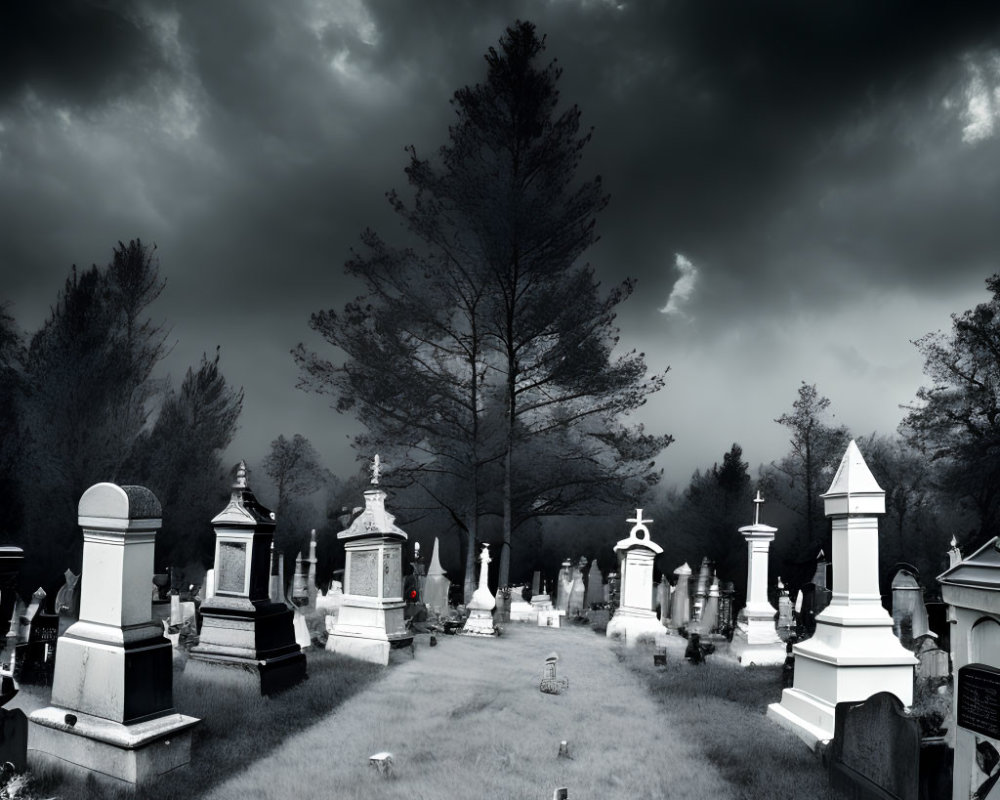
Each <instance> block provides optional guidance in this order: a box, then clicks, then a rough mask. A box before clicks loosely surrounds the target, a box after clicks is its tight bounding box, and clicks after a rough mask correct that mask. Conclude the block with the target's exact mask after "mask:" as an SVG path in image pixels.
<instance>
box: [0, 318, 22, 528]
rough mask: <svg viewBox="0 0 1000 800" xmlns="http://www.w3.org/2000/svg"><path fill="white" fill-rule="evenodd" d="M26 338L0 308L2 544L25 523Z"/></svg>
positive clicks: (0, 497)
mask: <svg viewBox="0 0 1000 800" xmlns="http://www.w3.org/2000/svg"><path fill="white" fill-rule="evenodd" d="M24 359H25V348H24V339H23V337H22V334H21V332H20V331H19V330H18V328H17V324H16V323H15V321H14V318H13V317H12V316H10V314H9V313H8V312H7V308H6V307H4V306H0V430H2V431H3V436H2V437H0V508H3V509H4V513H3V515H2V517H3V518H2V520H0V541H2V542H4V543H5V544H17V543H18V542H17V536H18V534H19V533H20V531H21V526H22V524H23V517H22V515H23V511H24V508H23V503H22V501H21V486H20V481H19V475H20V473H21V466H22V465H21V460H22V456H23V452H24V446H25V439H24V431H23V426H22V425H21V419H22V411H21V409H20V408H19V404H20V401H21V393H22V389H23V381H24Z"/></svg>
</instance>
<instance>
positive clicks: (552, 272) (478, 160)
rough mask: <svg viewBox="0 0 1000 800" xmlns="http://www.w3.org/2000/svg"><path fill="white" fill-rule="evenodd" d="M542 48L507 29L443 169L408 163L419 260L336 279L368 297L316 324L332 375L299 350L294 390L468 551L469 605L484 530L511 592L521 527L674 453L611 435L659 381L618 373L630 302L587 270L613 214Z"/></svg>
mask: <svg viewBox="0 0 1000 800" xmlns="http://www.w3.org/2000/svg"><path fill="white" fill-rule="evenodd" d="M543 49H544V38H541V39H539V37H538V36H537V34H536V32H535V28H534V26H533V25H531V24H530V23H527V22H518V23H515V25H513V26H512V27H509V28H507V30H506V33H505V35H504V36H503V37H502V38H501V40H500V48H499V50H497V49H494V48H490V50H489V52H488V54H487V55H486V61H487V76H486V82H485V83H484V84H477V85H476V86H473V87H465V88H463V89H460V90H459V91H458V92H456V93H455V97H454V99H453V101H452V104H453V106H454V108H455V111H456V115H457V121H456V123H455V124H454V125H453V126H452V127H451V129H450V142H449V144H448V145H446V146H444V147H442V148H441V150H440V152H439V159H438V162H437V163H436V164H432V163H431V162H429V161H426V160H421V159H418V158H417V156H416V152H415V150H414V149H413V148H410V149H409V153H410V165H409V167H408V168H407V170H406V172H407V175H408V177H409V180H410V184H411V186H412V187H413V188H414V190H415V192H416V198H415V200H414V201H413V203H412V204H409V205H408V204H406V203H404V202H403V201H402V200H401V199H400V198H399V196H398V195H396V194H395V193H390V195H389V199H390V201H391V202H392V204H393V207H394V208H395V210H396V211H397V213H398V214H399V215H400V216H401V217H402V218H403V219H404V220H405V221H406V223H407V226H408V228H409V230H410V231H411V233H413V234H414V236H415V237H416V238H417V239H418V240H419V241H420V242H421V243H422V245H423V250H422V251H421V252H417V251H415V250H409V249H408V250H392V249H391V248H388V247H386V246H385V245H384V244H383V243H382V242H381V240H379V239H378V238H377V237H376V236H375V235H374V234H371V233H366V235H365V237H364V243H365V245H366V247H367V253H366V254H365V255H364V256H359V257H356V258H355V259H352V261H351V262H349V264H348V270H349V271H351V272H352V273H353V274H359V275H360V274H363V275H364V277H365V280H366V288H367V290H368V293H367V294H366V295H365V296H363V297H360V298H358V299H357V300H356V301H355V302H354V303H351V304H348V306H347V307H346V308H345V310H344V313H343V314H339V315H338V314H336V312H333V311H329V312H324V313H323V314H319V315H314V316H313V318H312V321H311V325H312V327H313V328H314V329H315V330H317V331H319V332H320V333H322V334H323V335H324V337H325V338H326V339H327V340H328V341H329V342H330V343H331V344H333V345H335V346H336V347H338V348H340V349H341V350H343V351H344V352H346V353H347V356H348V357H347V360H346V361H345V362H344V364H343V365H342V366H335V365H333V364H332V363H330V362H328V361H326V360H324V359H322V358H319V357H318V356H316V355H315V354H311V353H307V352H306V351H305V350H304V348H303V347H302V346H300V347H299V348H298V349H297V350H296V351H295V356H296V360H297V361H298V362H299V364H300V366H301V367H302V369H303V372H304V375H305V378H304V380H303V382H302V385H304V386H305V387H306V388H311V389H315V390H319V391H327V392H331V393H332V394H333V395H334V396H335V397H336V398H337V399H336V407H337V408H338V410H340V411H352V410H353V411H355V412H356V413H357V414H358V416H359V419H360V420H361V421H362V422H363V423H364V424H365V425H366V427H367V428H368V430H369V434H368V435H367V436H366V437H363V438H362V439H360V440H359V444H360V443H363V444H364V445H365V446H366V447H367V449H368V452H367V453H366V455H370V454H371V449H372V448H374V447H378V448H379V449H381V450H382V451H383V452H385V450H386V448H393V447H395V448H396V449H395V450H394V451H393V454H394V457H395V459H396V461H397V465H396V466H397V471H396V472H395V477H394V480H399V481H401V482H402V483H403V484H404V485H406V484H407V483H408V482H413V483H417V484H419V485H420V486H421V487H422V488H423V490H424V491H425V492H427V493H428V495H430V496H431V497H433V498H435V500H436V501H437V502H439V503H440V504H441V505H442V506H443V507H445V508H447V509H448V510H449V512H450V514H451V516H452V518H453V521H454V522H455V523H456V524H457V525H459V526H460V527H462V528H463V529H464V530H465V531H466V532H467V533H468V539H467V544H466V547H465V550H466V586H467V593H469V592H468V589H469V587H471V585H472V583H471V581H473V580H474V570H473V569H472V568H471V563H472V562H471V559H472V558H473V556H474V552H475V548H474V547H472V546H470V545H471V544H472V543H474V541H475V539H476V538H477V533H476V532H477V530H478V525H479V520H480V518H481V517H482V516H483V515H484V514H499V516H500V517H501V519H502V528H503V529H502V538H503V546H502V547H501V549H500V554H499V580H500V582H501V584H507V583H509V580H510V577H509V564H510V546H511V542H512V537H513V534H514V531H515V530H517V528H518V526H519V525H521V524H523V523H524V522H526V521H528V520H531V519H534V518H536V517H538V516H539V515H542V514H564V513H573V512H574V511H575V510H579V509H581V508H582V507H584V506H585V507H587V508H588V509H590V508H592V507H593V503H594V502H597V501H600V500H606V499H607V498H608V497H609V496H610V495H611V494H612V491H613V488H612V487H617V494H616V496H615V499H616V500H620V499H621V496H622V494H623V493H625V492H629V493H635V492H639V491H641V490H643V489H645V488H648V487H649V486H650V485H652V484H654V483H655V482H656V481H657V480H658V477H659V475H658V473H657V472H656V471H654V470H653V468H652V459H653V458H654V457H655V456H656V455H657V454H658V453H659V452H660V451H661V450H662V449H663V448H664V447H666V446H667V444H669V442H670V441H671V437H669V436H652V435H648V434H645V433H644V432H643V431H642V430H641V428H638V427H626V426H624V425H622V424H621V423H620V422H619V418H620V417H621V416H622V415H624V414H627V413H628V412H630V411H632V410H634V409H635V408H637V407H638V406H640V405H641V404H642V403H643V402H644V401H645V399H646V397H647V396H648V395H649V394H650V393H652V392H655V391H657V390H658V389H659V388H660V387H661V386H662V385H663V381H664V375H663V374H658V375H653V376H651V377H647V376H646V366H645V362H644V357H643V356H642V355H641V354H636V353H635V352H631V353H626V354H624V355H621V356H617V357H613V356H612V350H613V349H614V347H615V345H616V344H617V341H618V340H617V332H616V330H615V328H614V318H615V309H616V307H617V306H618V304H619V303H621V302H622V301H624V300H625V299H626V298H627V297H628V296H629V294H630V293H631V291H632V288H633V284H632V282H631V281H626V282H624V283H623V284H622V285H621V286H619V287H617V288H615V289H613V290H612V291H611V292H609V293H607V294H602V293H601V292H600V290H599V286H598V284H597V282H596V280H595V279H594V274H593V271H592V270H591V269H590V268H589V267H587V266H580V265H579V259H580V257H581V256H582V254H583V253H584V252H585V250H586V249H587V248H588V247H589V246H590V245H591V244H592V243H593V242H594V241H595V238H596V237H595V233H594V224H595V216H596V214H597V213H598V212H599V211H600V210H601V209H603V208H604V206H605V205H606V202H607V198H606V196H605V195H604V194H603V190H602V187H601V182H600V179H599V178H596V179H594V180H591V181H587V182H584V183H582V184H579V185H575V183H574V180H575V173H576V169H577V167H578V166H579V162H580V158H581V154H582V150H583V148H584V146H585V145H586V143H587V142H588V141H589V138H590V136H589V134H584V135H581V134H580V132H579V131H580V112H579V109H578V108H577V107H575V106H573V107H571V108H569V109H566V110H564V111H562V112H558V113H557V107H558V104H559V94H558V91H557V90H556V82H557V81H558V79H559V75H560V70H558V69H556V67H555V66H554V64H550V65H548V66H546V67H538V66H537V64H536V60H537V58H538V57H539V55H540V54H541V52H542V50H543ZM497 495H498V496H497ZM495 497H496V500H498V501H499V502H498V505H494V502H495V501H494V498H495ZM633 498H634V494H633ZM581 504H584V505H581Z"/></svg>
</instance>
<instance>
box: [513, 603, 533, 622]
mask: <svg viewBox="0 0 1000 800" xmlns="http://www.w3.org/2000/svg"><path fill="white" fill-rule="evenodd" d="M537 619H538V609H536V608H535V607H534V606H532V605H531V603H525V602H524V601H523V600H512V601H511V604H510V621H511V622H534V621H535V620H537Z"/></svg>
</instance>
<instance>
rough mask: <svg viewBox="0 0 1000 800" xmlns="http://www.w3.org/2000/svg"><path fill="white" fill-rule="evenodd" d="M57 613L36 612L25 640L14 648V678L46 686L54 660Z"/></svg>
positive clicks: (26, 682) (56, 637)
mask: <svg viewBox="0 0 1000 800" xmlns="http://www.w3.org/2000/svg"><path fill="white" fill-rule="evenodd" d="M58 638H59V615H58V614H47V613H45V612H38V613H37V614H35V615H34V617H33V618H32V619H31V622H30V624H29V626H28V636H27V641H26V642H19V643H18V644H17V647H16V649H15V653H16V656H15V657H16V663H15V666H14V679H15V680H17V681H18V682H19V683H25V684H31V685H37V686H48V685H50V684H51V683H52V671H53V669H54V668H55V662H56V640H57V639H58Z"/></svg>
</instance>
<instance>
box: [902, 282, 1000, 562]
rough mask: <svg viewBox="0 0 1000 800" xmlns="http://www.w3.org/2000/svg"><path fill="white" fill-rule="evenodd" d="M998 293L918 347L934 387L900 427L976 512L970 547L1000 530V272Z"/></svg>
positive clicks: (967, 539) (992, 285)
mask: <svg viewBox="0 0 1000 800" xmlns="http://www.w3.org/2000/svg"><path fill="white" fill-rule="evenodd" d="M986 287H987V289H989V291H990V292H992V293H993V296H992V297H991V298H990V299H989V300H988V301H987V302H985V303H980V304H979V305H977V306H976V307H975V308H973V309H970V310H967V311H964V312H962V313H961V314H952V317H951V319H952V329H951V333H950V335H946V334H944V333H942V332H940V331H938V332H935V333H928V334H927V335H926V336H923V337H921V338H920V339H918V340H916V341H915V342H914V344H915V345H916V347H917V349H918V350H919V351H920V353H921V355H923V357H924V373H925V374H926V375H927V376H928V377H929V378H930V379H931V381H932V384H931V385H930V386H921V387H920V388H919V389H918V390H917V403H915V404H913V405H910V406H904V408H906V409H907V411H908V413H907V415H906V417H905V418H904V419H903V422H902V423H901V425H900V432H901V433H902V434H903V435H904V436H905V437H906V439H907V441H908V442H909V443H910V444H911V445H912V446H913V447H915V448H917V449H918V450H919V451H920V452H921V453H923V454H925V456H926V457H927V458H929V459H930V460H931V461H932V462H934V463H935V464H936V465H937V466H938V467H939V468H940V472H939V481H940V487H941V489H942V491H943V492H944V493H945V494H946V495H948V496H950V497H952V498H954V500H955V501H956V502H958V503H961V504H964V505H967V506H968V507H969V508H970V509H971V510H972V511H973V512H974V514H975V517H976V524H975V525H974V527H973V528H972V530H970V531H968V532H967V533H966V534H965V535H964V536H962V537H961V538H962V539H963V541H962V542H961V544H962V545H963V547H964V548H965V549H966V550H967V551H968V550H972V549H975V548H976V547H978V546H979V545H981V544H983V543H985V542H986V541H988V540H989V539H990V538H991V537H993V536H996V535H998V534H1000V275H993V276H992V277H990V278H988V279H987V281H986Z"/></svg>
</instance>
